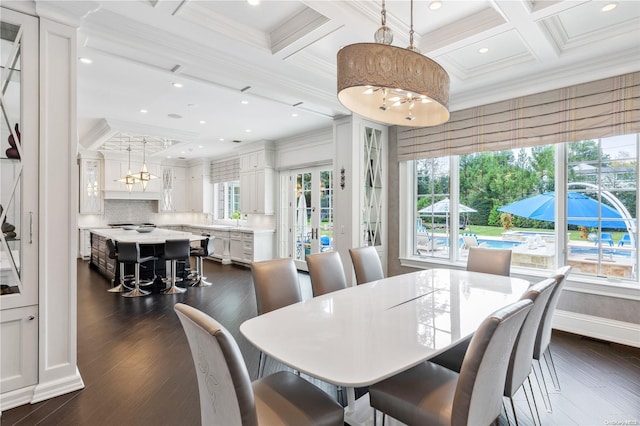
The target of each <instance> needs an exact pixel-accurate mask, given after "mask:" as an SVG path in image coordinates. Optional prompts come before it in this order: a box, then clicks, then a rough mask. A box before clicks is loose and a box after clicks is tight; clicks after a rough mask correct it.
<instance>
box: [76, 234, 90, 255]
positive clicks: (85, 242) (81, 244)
mask: <svg viewBox="0 0 640 426" xmlns="http://www.w3.org/2000/svg"><path fill="white" fill-rule="evenodd" d="M78 240H79V241H78V253H79V255H80V258H81V259H85V260H86V259H89V258H91V230H90V229H80V232H78Z"/></svg>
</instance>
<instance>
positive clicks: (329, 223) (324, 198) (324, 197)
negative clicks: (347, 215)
mask: <svg viewBox="0 0 640 426" xmlns="http://www.w3.org/2000/svg"><path fill="white" fill-rule="evenodd" d="M320 251H333V173H332V171H331V170H322V171H321V172H320Z"/></svg>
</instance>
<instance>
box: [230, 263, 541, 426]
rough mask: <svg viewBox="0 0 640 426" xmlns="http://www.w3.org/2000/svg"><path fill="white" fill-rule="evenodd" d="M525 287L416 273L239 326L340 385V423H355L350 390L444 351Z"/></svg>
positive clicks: (285, 358)
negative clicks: (342, 401)
mask: <svg viewBox="0 0 640 426" xmlns="http://www.w3.org/2000/svg"><path fill="white" fill-rule="evenodd" d="M528 286H529V282H528V281H526V280H523V279H518V278H512V277H504V276H498V275H490V274H483V273H478V272H468V271H461V270H451V269H430V270H423V271H418V272H412V273H408V274H403V275H397V276H393V277H389V278H384V279H381V280H378V281H373V282H370V283H367V284H362V285H359V286H355V287H349V288H346V289H344V290H340V291H336V292H333V293H329V294H325V295H322V296H319V297H314V298H312V299H309V300H306V301H303V302H300V303H296V304H293V305H290V306H287V307H284V308H281V309H277V310H275V311H272V312H269V313H266V314H264V315H260V316H257V317H255V318H252V319H249V320H247V321H245V322H244V323H243V324H242V325H241V326H240V331H241V332H242V334H243V335H244V336H245V337H246V338H247V340H249V341H250V342H251V343H252V344H253V345H255V346H256V347H257V348H259V349H260V350H261V351H263V352H264V353H265V354H267V355H269V356H270V357H272V358H274V359H276V360H278V361H280V362H282V363H283V364H285V365H287V366H289V367H291V368H293V369H295V370H298V371H300V372H301V373H305V374H307V375H309V376H312V377H315V378H317V379H320V380H322V381H325V382H327V383H331V384H334V385H338V386H342V387H345V388H346V389H347V407H346V408H345V421H347V422H348V423H349V424H351V425H355V424H360V423H362V421H361V419H360V417H359V416H362V413H360V414H357V413H356V400H355V393H354V388H357V387H362V386H368V385H371V384H373V383H376V382H379V381H380V380H383V379H385V378H387V377H390V376H392V375H394V374H396V373H399V372H401V371H404V370H407V369H409V368H411V367H413V366H415V365H417V364H419V363H421V362H423V361H425V360H428V359H429V358H431V357H433V356H435V355H437V354H439V353H441V352H443V351H445V350H446V349H447V348H450V347H451V346H453V345H455V344H456V343H458V342H460V341H462V340H463V339H465V338H466V337H468V336H470V335H472V334H473V332H474V331H475V330H476V329H477V328H478V326H479V325H480V323H481V322H482V320H484V318H486V317H487V316H488V315H489V314H490V313H492V312H493V311H495V310H497V309H499V308H501V307H503V306H506V305H508V304H509V303H512V302H514V301H516V300H518V299H519V298H520V297H521V295H522V294H523V293H524V292H525V290H526V289H527V287H528ZM367 400H368V399H367ZM369 415H370V412H369ZM359 419H360V420H359Z"/></svg>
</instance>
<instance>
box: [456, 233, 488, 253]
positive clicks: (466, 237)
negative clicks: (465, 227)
mask: <svg viewBox="0 0 640 426" xmlns="http://www.w3.org/2000/svg"><path fill="white" fill-rule="evenodd" d="M460 238H461V239H462V247H461V248H463V249H466V250H468V249H469V248H471V247H486V246H487V243H480V242H478V235H477V234H470V233H467V232H463V233H461V234H460Z"/></svg>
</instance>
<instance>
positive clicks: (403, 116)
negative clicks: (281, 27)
mask: <svg viewBox="0 0 640 426" xmlns="http://www.w3.org/2000/svg"><path fill="white" fill-rule="evenodd" d="M381 15H382V26H381V27H380V29H378V31H376V34H375V41H376V42H375V43H357V44H351V45H349V46H345V47H343V48H342V49H340V50H339V51H338V60H337V63H338V99H339V100H340V103H341V104H342V105H344V106H345V107H346V108H348V109H349V110H351V111H352V112H354V113H356V114H359V115H361V116H363V117H365V118H369V119H371V120H375V121H379V122H381V123H387V124H396V125H399V126H412V127H424V126H436V125H438V124H442V123H445V122H447V121H448V120H449V75H448V74H447V72H446V71H445V70H444V68H442V67H441V66H440V65H439V64H438V63H437V62H435V61H433V60H431V59H429V58H427V57H426V56H424V55H422V54H420V53H419V52H418V49H416V48H415V47H414V46H413V0H411V31H410V32H409V36H410V45H409V46H408V47H407V48H406V49H403V48H400V47H395V46H391V42H392V41H393V34H392V32H391V30H390V29H389V28H388V27H387V26H386V10H385V6H384V0H382V12H381Z"/></svg>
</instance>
